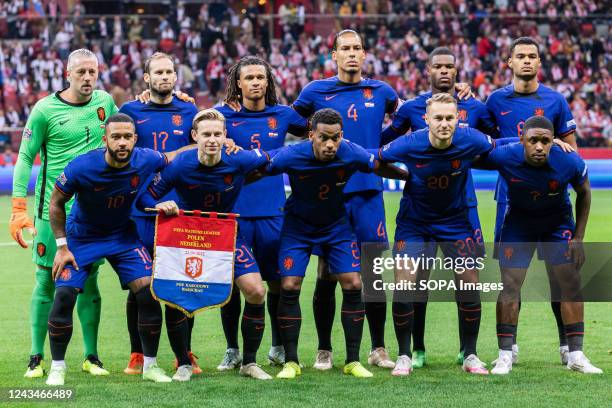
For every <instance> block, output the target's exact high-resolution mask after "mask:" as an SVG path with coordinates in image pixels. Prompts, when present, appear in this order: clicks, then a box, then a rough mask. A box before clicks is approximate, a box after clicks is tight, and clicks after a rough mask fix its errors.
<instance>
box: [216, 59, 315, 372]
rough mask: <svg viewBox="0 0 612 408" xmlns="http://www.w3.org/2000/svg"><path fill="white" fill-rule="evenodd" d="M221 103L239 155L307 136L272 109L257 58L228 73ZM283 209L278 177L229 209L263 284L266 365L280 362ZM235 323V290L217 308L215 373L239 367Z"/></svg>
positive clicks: (303, 127)
mask: <svg viewBox="0 0 612 408" xmlns="http://www.w3.org/2000/svg"><path fill="white" fill-rule="evenodd" d="M225 103H226V104H227V105H231V104H238V106H239V110H238V111H234V110H233V109H232V108H230V107H229V106H221V107H217V108H216V109H217V110H218V111H219V112H221V113H222V114H223V115H224V116H225V119H226V120H227V136H228V137H229V138H230V139H233V140H234V141H235V142H236V144H237V145H238V146H240V147H242V148H244V149H249V150H251V149H263V150H265V151H270V150H273V149H278V148H281V147H283V145H284V144H285V136H286V134H287V133H291V134H293V135H296V136H302V135H304V134H305V133H306V131H307V130H308V122H307V121H306V119H304V118H303V117H301V116H300V115H298V114H297V113H296V112H295V111H294V110H293V109H291V108H290V107H288V106H285V105H279V104H278V98H277V96H276V84H275V79H274V76H273V74H272V70H271V68H270V66H269V64H268V63H267V62H265V61H264V60H262V59H261V58H258V57H254V56H248V57H244V58H242V59H241V60H240V61H239V62H238V63H236V64H235V65H234V66H233V67H232V68H231V69H230V70H229V73H228V83H227V90H226V97H225ZM284 206H285V185H284V183H283V177H282V176H281V175H278V176H274V177H266V178H264V179H262V180H260V181H258V182H256V183H252V184H249V185H246V186H244V188H243V189H242V191H241V193H240V196H239V197H238V201H237V202H236V207H235V208H234V212H236V213H238V214H240V218H238V224H239V225H240V231H241V234H242V237H243V238H244V240H245V242H246V245H247V246H248V247H249V248H251V249H252V251H253V255H254V256H255V260H256V261H257V265H259V270H260V273H261V277H262V279H263V280H265V281H266V282H267V284H268V295H267V305H268V314H269V315H270V323H271V329H272V347H271V348H270V351H269V352H268V360H269V361H270V363H271V364H273V365H282V364H284V362H285V352H284V350H283V345H282V342H281V339H280V335H279V332H278V323H277V321H276V315H277V310H278V301H279V296H280V275H279V273H278V246H279V239H280V231H281V226H282V224H283V207H284ZM239 320H240V292H239V291H237V290H236V291H234V292H233V294H232V299H231V300H230V302H229V303H228V304H226V305H225V306H223V307H222V308H221V321H222V323H223V331H224V333H225V339H226V340H227V351H226V353H225V356H224V358H223V361H222V362H221V364H219V366H218V367H217V369H219V370H228V369H232V368H236V367H238V366H239V365H240V360H241V357H240V352H239V350H238V323H239Z"/></svg>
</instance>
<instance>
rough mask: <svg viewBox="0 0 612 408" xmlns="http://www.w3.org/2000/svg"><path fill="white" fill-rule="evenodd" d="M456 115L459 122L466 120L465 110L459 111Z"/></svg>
mask: <svg viewBox="0 0 612 408" xmlns="http://www.w3.org/2000/svg"><path fill="white" fill-rule="evenodd" d="M457 115H458V116H459V120H462V121H464V122H465V121H466V120H467V116H468V114H467V111H466V110H465V109H459V112H457Z"/></svg>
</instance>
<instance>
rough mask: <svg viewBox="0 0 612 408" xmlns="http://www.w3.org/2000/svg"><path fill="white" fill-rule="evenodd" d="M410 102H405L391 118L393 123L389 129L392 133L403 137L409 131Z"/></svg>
mask: <svg viewBox="0 0 612 408" xmlns="http://www.w3.org/2000/svg"><path fill="white" fill-rule="evenodd" d="M409 112H410V101H406V102H404V103H403V104H402V106H400V108H399V109H398V110H397V112H395V115H394V116H393V122H392V123H391V127H392V129H393V131H394V132H395V133H396V134H398V135H403V134H406V132H408V130H410V126H412V124H411V123H410V113H409Z"/></svg>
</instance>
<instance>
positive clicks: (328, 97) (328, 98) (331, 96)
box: [325, 94, 338, 101]
mask: <svg viewBox="0 0 612 408" xmlns="http://www.w3.org/2000/svg"><path fill="white" fill-rule="evenodd" d="M336 96H338V94H333V95H329V96H326V97H325V100H326V101H331V100H332V99H334V98H335V97H336Z"/></svg>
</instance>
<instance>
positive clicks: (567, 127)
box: [554, 95, 576, 138]
mask: <svg viewBox="0 0 612 408" xmlns="http://www.w3.org/2000/svg"><path fill="white" fill-rule="evenodd" d="M559 99H560V101H559V104H560V107H559V114H558V115H557V117H556V118H555V119H556V120H555V123H554V125H555V132H556V135H555V136H557V137H558V138H564V137H565V136H567V135H569V134H570V133H572V132H574V131H576V121H575V120H574V115H572V111H571V110H570V107H569V105H568V103H567V101H566V100H565V98H564V97H563V96H562V95H559Z"/></svg>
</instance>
